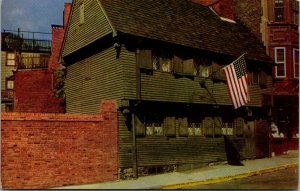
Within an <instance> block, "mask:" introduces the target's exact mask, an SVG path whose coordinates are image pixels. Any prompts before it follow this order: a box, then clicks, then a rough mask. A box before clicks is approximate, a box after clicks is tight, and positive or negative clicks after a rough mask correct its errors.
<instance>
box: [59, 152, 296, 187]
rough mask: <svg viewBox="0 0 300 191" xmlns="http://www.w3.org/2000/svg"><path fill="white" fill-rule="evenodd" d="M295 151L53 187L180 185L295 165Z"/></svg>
mask: <svg viewBox="0 0 300 191" xmlns="http://www.w3.org/2000/svg"><path fill="white" fill-rule="evenodd" d="M298 155H299V152H298V150H297V151H296V150H293V151H288V152H287V153H286V154H284V155H279V156H273V157H271V158H262V159H253V160H243V161H241V163H242V164H243V165H242V166H232V165H228V164H219V165H213V166H208V167H204V168H199V169H194V170H189V171H183V172H172V173H165V174H159V175H151V176H144V177H140V178H138V179H134V180H118V181H113V182H105V183H95V184H85V185H74V186H64V187H58V188H54V189H183V188H186V187H192V186H197V185H202V184H211V183H218V182H224V181H230V180H233V179H240V178H246V177H249V176H254V175H257V174H263V173H267V172H272V171H276V170H280V169H285V168H289V167H298V164H299V158H298Z"/></svg>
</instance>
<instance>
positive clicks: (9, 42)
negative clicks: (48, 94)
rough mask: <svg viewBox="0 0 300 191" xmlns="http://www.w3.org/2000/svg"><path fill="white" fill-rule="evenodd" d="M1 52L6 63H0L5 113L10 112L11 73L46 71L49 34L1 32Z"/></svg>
mask: <svg viewBox="0 0 300 191" xmlns="http://www.w3.org/2000/svg"><path fill="white" fill-rule="evenodd" d="M1 51H2V52H5V54H6V55H5V58H6V62H5V63H2V77H1V80H2V82H4V81H5V83H6V85H5V86H4V87H3V86H2V88H1V104H5V107H6V109H5V110H6V111H12V110H13V109H12V108H13V92H14V87H13V86H14V73H13V71H16V70H33V69H47V68H48V62H49V58H50V55H51V33H42V32H31V31H21V30H20V29H18V30H17V31H15V30H3V32H2V35H1ZM2 55H3V53H2ZM2 109H3V107H2Z"/></svg>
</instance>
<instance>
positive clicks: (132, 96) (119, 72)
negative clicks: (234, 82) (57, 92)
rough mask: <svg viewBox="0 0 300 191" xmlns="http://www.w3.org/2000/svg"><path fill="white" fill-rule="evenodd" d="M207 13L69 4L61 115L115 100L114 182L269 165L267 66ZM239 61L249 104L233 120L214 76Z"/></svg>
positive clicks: (115, 3) (179, 6)
mask: <svg viewBox="0 0 300 191" xmlns="http://www.w3.org/2000/svg"><path fill="white" fill-rule="evenodd" d="M215 6H216V7H217V8H213V7H210V6H204V5H202V4H201V2H197V1H195V2H192V1H187V0H167V1H152V3H150V4H149V3H148V2H147V1H124V0H123V1H121V0H74V1H73V4H72V11H71V15H70V21H69V24H68V27H67V29H66V34H65V37H64V42H63V46H62V50H61V58H62V62H63V63H64V65H65V66H66V68H67V73H66V80H65V94H66V112H67V113H96V112H97V111H98V110H99V108H98V107H99V104H98V103H99V101H100V100H102V99H115V100H116V102H117V104H118V133H119V135H118V144H119V145H118V153H119V156H118V167H119V177H120V178H128V177H132V176H133V177H136V176H138V175H139V176H140V175H146V174H151V173H159V172H170V171H174V170H176V169H178V168H193V167H196V166H201V165H205V164H208V163H210V162H213V161H225V160H228V161H229V162H233V163H234V162H238V161H239V160H240V159H242V158H253V157H266V156H269V152H270V151H269V142H268V141H269V139H268V138H269V131H268V126H269V119H270V117H271V116H270V115H271V102H270V101H269V99H268V98H270V96H271V94H272V87H273V86H272V64H273V62H272V61H271V60H270V58H269V57H268V56H267V55H266V53H265V47H264V46H263V44H262V43H260V42H259V41H258V40H257V38H256V37H255V36H254V35H252V33H251V32H249V30H248V29H247V28H246V27H244V26H243V25H241V24H239V23H237V22H235V21H233V20H232V19H231V18H230V17H229V18H226V17H227V14H223V15H222V14H220V12H219V11H222V10H224V9H223V8H220V7H222V6H225V5H222V6H221V5H215ZM218 7H219V8H220V9H218ZM225 10H227V11H228V9H225ZM229 10H231V9H229ZM228 12H229V13H232V12H231V11H228ZM228 12H227V13H228ZM221 13H222V12H221ZM187 21H191V22H187ZM245 52H247V55H246V63H247V69H248V76H249V84H248V85H249V86H248V88H249V92H250V96H251V98H250V99H251V101H250V102H248V104H247V106H244V107H241V108H239V109H236V110H235V109H233V106H232V104H231V101H230V97H229V93H228V89H227V86H226V82H225V80H224V75H223V70H222V69H221V68H222V67H224V66H226V65H228V64H230V63H231V62H232V61H234V60H235V59H236V58H238V57H239V56H240V55H242V54H243V53H245ZM258 76H260V79H261V80H260V81H258V80H257V79H258Z"/></svg>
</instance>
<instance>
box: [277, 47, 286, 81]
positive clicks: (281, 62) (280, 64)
mask: <svg viewBox="0 0 300 191" xmlns="http://www.w3.org/2000/svg"><path fill="white" fill-rule="evenodd" d="M275 63H276V66H275V77H277V78H280V77H285V75H286V69H285V67H286V66H285V48H283V47H277V48H275Z"/></svg>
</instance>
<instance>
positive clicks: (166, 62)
mask: <svg viewBox="0 0 300 191" xmlns="http://www.w3.org/2000/svg"><path fill="white" fill-rule="evenodd" d="M171 60H172V57H171V53H170V52H169V51H162V50H160V51H158V50H155V51H152V65H153V69H154V70H160V71H163V72H171Z"/></svg>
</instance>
